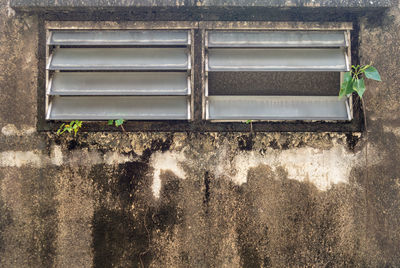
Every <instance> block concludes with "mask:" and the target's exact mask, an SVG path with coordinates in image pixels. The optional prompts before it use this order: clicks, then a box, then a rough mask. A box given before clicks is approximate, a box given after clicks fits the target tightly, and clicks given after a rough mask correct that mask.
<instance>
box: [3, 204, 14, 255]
mask: <svg viewBox="0 0 400 268" xmlns="http://www.w3.org/2000/svg"><path fill="white" fill-rule="evenodd" d="M12 223H13V221H12V218H11V212H10V210H9V209H8V208H7V207H6V205H5V204H4V202H3V200H1V199H0V256H1V255H2V254H3V253H4V250H5V244H4V232H5V229H6V227H7V226H10V225H11V224H12Z"/></svg>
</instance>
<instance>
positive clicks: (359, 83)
mask: <svg viewBox="0 0 400 268" xmlns="http://www.w3.org/2000/svg"><path fill="white" fill-rule="evenodd" d="M353 89H354V91H356V92H357V94H358V96H360V98H362V96H363V94H364V92H365V83H364V78H361V79H355V80H354V83H353Z"/></svg>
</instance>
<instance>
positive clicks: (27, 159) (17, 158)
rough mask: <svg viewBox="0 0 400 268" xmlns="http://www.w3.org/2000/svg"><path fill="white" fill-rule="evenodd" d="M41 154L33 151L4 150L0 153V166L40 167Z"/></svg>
mask: <svg viewBox="0 0 400 268" xmlns="http://www.w3.org/2000/svg"><path fill="white" fill-rule="evenodd" d="M42 159H43V156H42V155H41V154H39V153H37V152H34V151H28V152H22V151H6V152H1V153H0V167H22V166H34V167H41V165H42Z"/></svg>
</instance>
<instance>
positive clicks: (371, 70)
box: [364, 66, 382, 81]
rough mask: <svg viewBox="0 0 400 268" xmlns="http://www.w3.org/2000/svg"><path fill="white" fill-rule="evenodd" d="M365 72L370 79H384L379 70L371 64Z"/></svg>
mask: <svg viewBox="0 0 400 268" xmlns="http://www.w3.org/2000/svg"><path fill="white" fill-rule="evenodd" d="M364 73H365V76H366V77H367V78H368V79H372V80H375V81H382V80H381V76H380V75H379V73H378V70H377V69H376V68H375V67H373V66H369V67H368V68H367V69H365V71H364Z"/></svg>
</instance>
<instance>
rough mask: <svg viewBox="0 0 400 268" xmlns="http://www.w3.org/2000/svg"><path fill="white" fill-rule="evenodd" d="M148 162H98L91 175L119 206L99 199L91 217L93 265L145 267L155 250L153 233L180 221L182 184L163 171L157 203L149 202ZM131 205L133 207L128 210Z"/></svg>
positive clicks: (168, 230)
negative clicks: (107, 165) (117, 201)
mask: <svg viewBox="0 0 400 268" xmlns="http://www.w3.org/2000/svg"><path fill="white" fill-rule="evenodd" d="M147 170H148V165H147V164H146V163H142V162H127V163H124V164H120V165H118V167H116V168H114V169H113V168H109V167H105V166H104V165H98V166H96V167H94V168H93V169H92V171H91V175H90V176H91V177H92V178H93V180H94V182H95V183H96V184H97V185H98V187H99V188H98V189H99V191H100V193H102V194H111V197H112V198H113V199H116V200H119V201H120V203H121V207H120V208H113V209H110V208H107V204H106V203H104V201H102V203H103V205H101V206H100V207H99V208H98V209H96V211H95V214H94V217H93V249H94V255H95V256H94V266H95V267H141V265H142V263H143V266H144V267H148V266H149V264H150V262H151V261H152V259H153V257H154V256H153V254H154V252H155V251H156V249H155V248H154V245H153V244H152V238H153V234H155V233H158V232H165V233H167V234H168V233H169V232H170V230H171V228H173V227H174V226H175V225H176V224H179V223H181V221H182V220H181V219H182V214H183V212H182V209H181V208H180V207H179V205H178V203H179V201H180V199H179V193H180V192H181V191H182V186H181V182H180V179H179V178H176V176H174V174H173V173H172V172H168V171H167V172H163V173H162V174H161V176H160V178H161V179H162V180H163V186H162V189H161V191H160V199H159V202H154V203H153V204H152V203H151V202H149V201H151V200H149V199H148V198H149V196H148V194H151V192H147V193H144V192H143V191H144V189H146V188H147V187H148V181H147V180H148V176H147V175H146V174H147ZM132 207H134V209H132Z"/></svg>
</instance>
